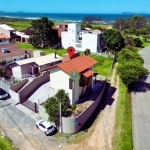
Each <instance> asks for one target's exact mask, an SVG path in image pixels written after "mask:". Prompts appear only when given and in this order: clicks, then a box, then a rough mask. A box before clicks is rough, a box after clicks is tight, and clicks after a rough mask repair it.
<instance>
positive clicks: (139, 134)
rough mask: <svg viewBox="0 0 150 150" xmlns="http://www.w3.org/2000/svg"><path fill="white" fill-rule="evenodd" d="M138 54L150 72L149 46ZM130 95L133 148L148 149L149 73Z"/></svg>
mask: <svg viewBox="0 0 150 150" xmlns="http://www.w3.org/2000/svg"><path fill="white" fill-rule="evenodd" d="M139 54H140V55H141V56H142V57H143V58H144V67H145V68H147V69H148V70H149V72H150V46H148V47H146V48H143V49H142V50H141V51H139ZM131 96H132V128H133V146H134V147H133V149H134V150H150V75H148V77H147V79H146V80H145V81H143V80H141V81H140V82H138V83H137V86H136V87H135V92H134V93H132V94H131Z"/></svg>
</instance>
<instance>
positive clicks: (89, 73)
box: [83, 70, 94, 78]
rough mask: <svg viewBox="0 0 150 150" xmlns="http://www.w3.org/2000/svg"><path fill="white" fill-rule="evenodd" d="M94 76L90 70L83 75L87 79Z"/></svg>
mask: <svg viewBox="0 0 150 150" xmlns="http://www.w3.org/2000/svg"><path fill="white" fill-rule="evenodd" d="M92 74H94V71H93V70H88V71H87V72H85V73H83V75H84V76H85V77H87V78H88V77H90V76H91V75H92Z"/></svg>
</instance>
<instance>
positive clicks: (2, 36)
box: [0, 33, 10, 44]
mask: <svg viewBox="0 0 150 150" xmlns="http://www.w3.org/2000/svg"><path fill="white" fill-rule="evenodd" d="M9 39H10V37H9V36H7V35H5V34H3V33H1V34H0V44H6V43H7V44H9Z"/></svg>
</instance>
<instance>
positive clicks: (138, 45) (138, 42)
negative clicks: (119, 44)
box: [134, 38, 142, 47]
mask: <svg viewBox="0 0 150 150" xmlns="http://www.w3.org/2000/svg"><path fill="white" fill-rule="evenodd" d="M134 43H135V46H136V47H141V46H142V41H141V40H140V38H135V39H134Z"/></svg>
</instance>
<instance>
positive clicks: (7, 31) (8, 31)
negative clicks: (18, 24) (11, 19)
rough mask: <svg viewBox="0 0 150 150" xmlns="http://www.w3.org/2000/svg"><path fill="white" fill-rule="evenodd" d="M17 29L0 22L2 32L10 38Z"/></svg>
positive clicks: (0, 31) (0, 32)
mask: <svg viewBox="0 0 150 150" xmlns="http://www.w3.org/2000/svg"><path fill="white" fill-rule="evenodd" d="M14 32H15V29H13V28H11V27H10V26H8V25H6V24H0V34H5V35H7V36H8V37H9V38H11V37H12V36H14Z"/></svg>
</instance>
